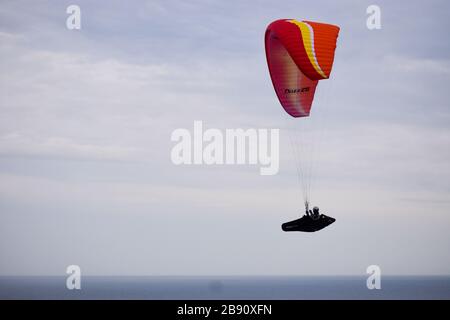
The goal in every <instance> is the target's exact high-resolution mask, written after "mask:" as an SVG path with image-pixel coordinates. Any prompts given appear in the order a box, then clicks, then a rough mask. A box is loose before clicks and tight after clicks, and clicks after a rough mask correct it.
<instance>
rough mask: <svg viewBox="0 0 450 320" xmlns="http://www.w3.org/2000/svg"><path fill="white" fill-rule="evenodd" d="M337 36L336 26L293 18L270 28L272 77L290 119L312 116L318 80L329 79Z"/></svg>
mask: <svg viewBox="0 0 450 320" xmlns="http://www.w3.org/2000/svg"><path fill="white" fill-rule="evenodd" d="M338 34H339V27H337V26H334V25H331V24H325V23H318V22H312V21H297V20H294V19H282V20H276V21H274V22H272V23H271V24H270V25H269V26H268V27H267V30H266V34H265V48H266V58H267V64H268V66H269V72H270V76H271V78H272V83H273V86H274V89H275V92H276V94H277V97H278V99H279V100H280V103H281V105H282V106H283V108H284V109H285V110H286V112H287V113H289V114H290V115H291V116H293V117H307V116H309V113H310V110H311V105H312V102H313V99H314V93H315V91H316V86H317V83H318V81H319V80H322V79H328V78H329V77H330V73H331V69H332V67H333V61H334V51H335V49H336V40H337V37H338Z"/></svg>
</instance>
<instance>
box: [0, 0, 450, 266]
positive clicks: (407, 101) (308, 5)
mask: <svg viewBox="0 0 450 320" xmlns="http://www.w3.org/2000/svg"><path fill="white" fill-rule="evenodd" d="M71 4H77V5H79V6H80V8H81V30H69V29H67V28H66V19H67V17H68V14H67V13H66V8H67V7H68V6H69V5H71ZM371 4H376V5H378V6H379V7H380V9H381V26H382V28H381V29H379V30H369V29H368V28H367V27H366V19H367V17H368V15H367V14H366V8H367V7H368V6H369V5H371ZM448 12H450V3H449V2H448V1H429V2H427V4H426V5H425V4H424V3H423V2H422V1H349V0H344V1H284V2H280V1H206V0H203V1H170V0H169V1H133V2H124V1H20V0H18V1H17V0H15V1H8V0H1V1H0V70H1V72H0V114H1V116H0V275H62V274H65V270H66V267H67V266H68V265H72V264H75V265H79V266H80V267H81V270H82V273H83V274H90V275H364V274H365V272H366V268H367V266H369V265H373V264H375V265H378V266H380V268H381V271H382V273H383V274H395V275H413V274H420V275H448V274H450V250H449V244H450V216H449V213H450V166H449V159H450V148H449V147H450V127H449V123H450V108H449V107H450V105H449V103H450V91H449V88H448V83H449V81H450V43H449V41H448V34H447V30H450V22H449V19H448ZM281 18H296V19H298V20H311V21H320V22H326V23H332V24H336V25H338V26H340V28H341V31H340V34H339V38H338V43H337V49H336V55H335V63H334V66H333V71H332V75H331V77H330V79H329V80H324V81H321V83H319V85H318V89H317V94H316V97H315V101H314V106H313V112H316V115H317V117H316V118H317V119H319V118H320V119H321V122H320V129H322V128H323V131H324V132H325V133H324V138H323V139H322V140H321V142H320V150H319V151H317V154H316V157H315V158H314V166H315V168H316V169H315V176H314V179H315V180H314V188H313V190H312V194H311V200H312V202H313V204H314V205H319V206H320V208H321V211H322V212H323V213H325V214H328V215H330V216H332V217H334V218H336V219H337V221H336V222H335V223H334V224H333V225H331V226H330V227H328V228H326V229H324V230H322V231H320V232H317V233H314V234H303V233H285V232H282V231H281V228H280V225H281V224H282V223H284V222H286V221H289V220H293V219H295V218H297V217H298V216H299V214H301V211H302V210H303V204H302V202H303V200H302V199H301V197H300V195H299V185H298V181H297V178H296V166H295V159H294V157H293V152H292V149H291V148H290V145H289V139H288V135H287V129H288V128H293V127H295V126H296V125H297V122H294V121H295V120H293V119H289V116H287V115H286V114H285V113H284V111H283V110H282V108H281V106H280V105H279V103H278V100H277V98H276V96H275V93H274V91H273V87H272V84H271V81H270V77H269V74H268V70H267V65H266V60H265V53H264V32H265V29H266V27H267V25H268V24H269V23H270V22H271V21H273V20H276V19H281ZM322 82H324V83H322ZM319 115H320V117H319ZM313 116H314V114H312V116H311V119H313ZM195 120H201V121H202V122H203V125H204V126H205V127H206V128H219V129H221V130H225V129H227V128H231V129H232V128H269V129H270V128H279V129H280V130H281V136H280V170H279V173H278V174H277V175H273V176H261V175H260V174H259V167H257V166H251V165H240V166H236V165H224V166H218V165H216V166H205V165H203V166H202V165H196V166H194V165H192V166H189V165H181V166H176V165H174V164H173V163H172V162H171V159H170V152H171V149H172V148H173V146H174V142H173V141H171V139H170V137H171V133H172V132H173V131H174V130H175V129H178V128H187V129H189V130H192V128H193V123H194V121H195ZM317 125H319V124H318V123H316V124H315V125H314V126H315V127H314V128H313V130H315V129H316V128H317Z"/></svg>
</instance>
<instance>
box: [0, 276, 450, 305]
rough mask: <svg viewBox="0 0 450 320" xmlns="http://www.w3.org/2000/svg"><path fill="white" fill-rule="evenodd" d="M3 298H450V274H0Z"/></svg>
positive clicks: (0, 297) (0, 290) (1, 295)
mask: <svg viewBox="0 0 450 320" xmlns="http://www.w3.org/2000/svg"><path fill="white" fill-rule="evenodd" d="M0 299H88V300H90V299H157V300H165V299H176V300H184V299H188V300H191V299H208V300H209V299H238V300H241V299H255V300H277V299H287V300H299V299H300V300H301V299H327V300H329V299H333V300H335V299H337V300H342V299H450V277H441V276H428V277H424V276H414V277H406V276H401V277H394V276H389V277H388V276H384V277H383V278H382V280H381V289H380V290H375V289H374V290H369V289H367V286H366V278H362V277H244V276H239V277H235V276H230V277H209V276H208V277H117V276H115V277H93V276H85V277H83V278H82V280H81V289H80V290H68V289H66V278H65V277H0Z"/></svg>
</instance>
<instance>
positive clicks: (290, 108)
mask: <svg viewBox="0 0 450 320" xmlns="http://www.w3.org/2000/svg"><path fill="white" fill-rule="evenodd" d="M338 34H339V27H338V26H334V25H331V24H325V23H318V22H312V21H297V20H294V19H282V20H276V21H274V22H272V23H271V24H270V25H269V26H268V27H267V30H266V33H265V50H266V59H267V65H268V67H269V73H270V77H271V80H272V84H273V87H274V90H275V93H276V95H277V97H278V100H279V102H280V104H281V106H282V107H283V108H284V110H285V111H286V112H287V113H288V114H289V115H291V116H292V117H294V118H302V117H309V116H310V113H311V107H312V104H313V100H314V95H315V92H316V88H317V85H318V82H319V81H320V80H323V79H328V78H329V77H330V74H331V69H332V67H333V62H334V52H335V49H336V41H337V37H338ZM303 178H304V177H303ZM303 187H304V188H305V184H304V186H303ZM304 198H305V199H304V202H305V209H306V214H305V215H304V216H303V217H301V218H300V219H297V220H294V221H291V222H288V223H284V224H283V225H282V229H283V230H284V231H304V232H314V231H318V230H321V229H323V228H325V227H327V226H328V225H330V224H332V223H333V222H334V221H335V219H334V218H331V217H328V216H326V215H323V214H319V208H318V207H315V208H314V209H313V211H311V210H309V198H308V193H307V192H306V191H305V192H304Z"/></svg>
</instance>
